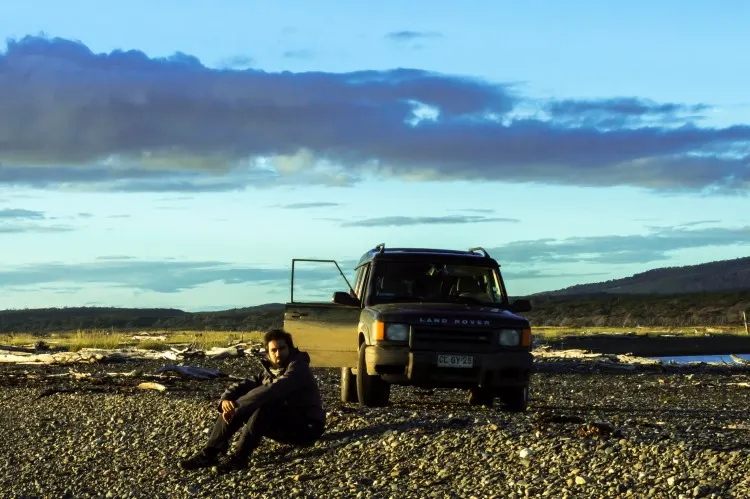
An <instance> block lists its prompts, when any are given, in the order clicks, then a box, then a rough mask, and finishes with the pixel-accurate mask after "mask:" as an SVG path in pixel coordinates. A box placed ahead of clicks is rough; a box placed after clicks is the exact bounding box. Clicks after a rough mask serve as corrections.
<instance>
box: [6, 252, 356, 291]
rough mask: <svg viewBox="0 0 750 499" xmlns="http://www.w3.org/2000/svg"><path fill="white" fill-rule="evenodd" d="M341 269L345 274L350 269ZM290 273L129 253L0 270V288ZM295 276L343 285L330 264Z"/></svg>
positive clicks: (266, 280) (167, 282) (167, 287)
mask: <svg viewBox="0 0 750 499" xmlns="http://www.w3.org/2000/svg"><path fill="white" fill-rule="evenodd" d="M350 266H353V265H350ZM342 269H343V270H344V271H345V273H346V272H347V269H348V267H342ZM289 275H290V269H284V268H253V267H243V266H238V265H233V264H230V263H227V262H220V261H196V262H192V261H177V260H162V261H149V260H135V259H132V258H129V257H124V258H123V257H102V258H99V259H97V260H96V261H94V262H90V263H78V264H65V263H46V264H37V265H27V266H15V267H14V268H12V269H8V270H0V288H15V287H19V286H25V287H29V286H33V287H39V286H43V285H50V284H53V283H61V282H64V283H75V285H76V286H83V285H86V284H96V285H99V286H113V287H125V288H130V289H135V290H141V291H154V292H158V293H177V292H180V291H184V290H187V289H192V288H196V287H199V286H201V285H203V284H208V283H211V282H222V283H224V284H241V283H254V284H273V283H278V282H279V281H285V282H287V283H288V282H289ZM347 277H350V276H347ZM295 279H296V280H297V281H298V282H302V283H310V285H311V286H315V285H316V284H317V283H320V282H322V281H326V282H329V281H335V280H336V279H339V280H340V282H341V283H343V280H341V278H340V276H339V275H338V272H337V271H336V268H335V267H334V266H332V265H330V264H328V265H327V266H324V265H320V266H314V265H307V266H305V265H300V268H299V269H297V271H296V272H295ZM336 284H338V283H336ZM344 287H345V285H344Z"/></svg>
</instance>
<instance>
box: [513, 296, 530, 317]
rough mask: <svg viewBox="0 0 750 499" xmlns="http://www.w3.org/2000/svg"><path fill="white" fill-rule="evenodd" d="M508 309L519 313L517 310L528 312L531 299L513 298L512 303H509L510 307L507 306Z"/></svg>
mask: <svg viewBox="0 0 750 499" xmlns="http://www.w3.org/2000/svg"><path fill="white" fill-rule="evenodd" d="M508 310H510V311H511V312H513V313H514V314H515V313H519V312H530V311H531V301H529V300H526V299H520V300H515V301H513V303H511V304H510V307H508Z"/></svg>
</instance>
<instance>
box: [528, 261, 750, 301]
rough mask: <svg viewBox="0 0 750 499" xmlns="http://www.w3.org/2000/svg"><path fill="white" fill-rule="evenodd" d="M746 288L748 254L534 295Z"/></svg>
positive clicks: (749, 278)
mask: <svg viewBox="0 0 750 499" xmlns="http://www.w3.org/2000/svg"><path fill="white" fill-rule="evenodd" d="M728 291H750V257H745V258H737V259H734V260H721V261H716V262H710V263H702V264H699V265H688V266H684V267H664V268H658V269H653V270H649V271H646V272H642V273H640V274H635V275H633V276H631V277H626V278H624V279H614V280H610V281H605V282H598V283H591V284H578V285H576V286H570V287H568V288H564V289H560V290H557V291H547V292H543V293H537V294H536V295H534V296H572V295H591V294H598V293H607V294H617V295H633V294H641V295H667V294H687V293H716V292H728Z"/></svg>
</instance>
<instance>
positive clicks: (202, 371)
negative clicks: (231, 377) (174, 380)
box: [155, 365, 227, 380]
mask: <svg viewBox="0 0 750 499" xmlns="http://www.w3.org/2000/svg"><path fill="white" fill-rule="evenodd" d="M166 372H175V373H177V374H179V375H180V376H183V377H187V378H195V379H204V380H205V379H214V378H223V377H226V376H227V375H226V374H224V373H223V372H221V371H220V370H218V369H212V368H209V367H195V366H176V365H167V366H164V367H161V368H159V369H157V370H156V371H155V374H160V373H166Z"/></svg>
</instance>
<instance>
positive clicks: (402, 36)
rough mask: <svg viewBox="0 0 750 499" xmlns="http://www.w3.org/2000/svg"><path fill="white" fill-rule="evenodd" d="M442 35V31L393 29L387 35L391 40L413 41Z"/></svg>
mask: <svg viewBox="0 0 750 499" xmlns="http://www.w3.org/2000/svg"><path fill="white" fill-rule="evenodd" d="M440 36H442V35H441V34H440V33H437V32H435V31H409V30H405V31H391V32H390V33H387V34H386V35H385V37H386V38H388V39H389V40H394V41H397V42H413V41H415V40H422V39H425V38H437V37H440Z"/></svg>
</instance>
